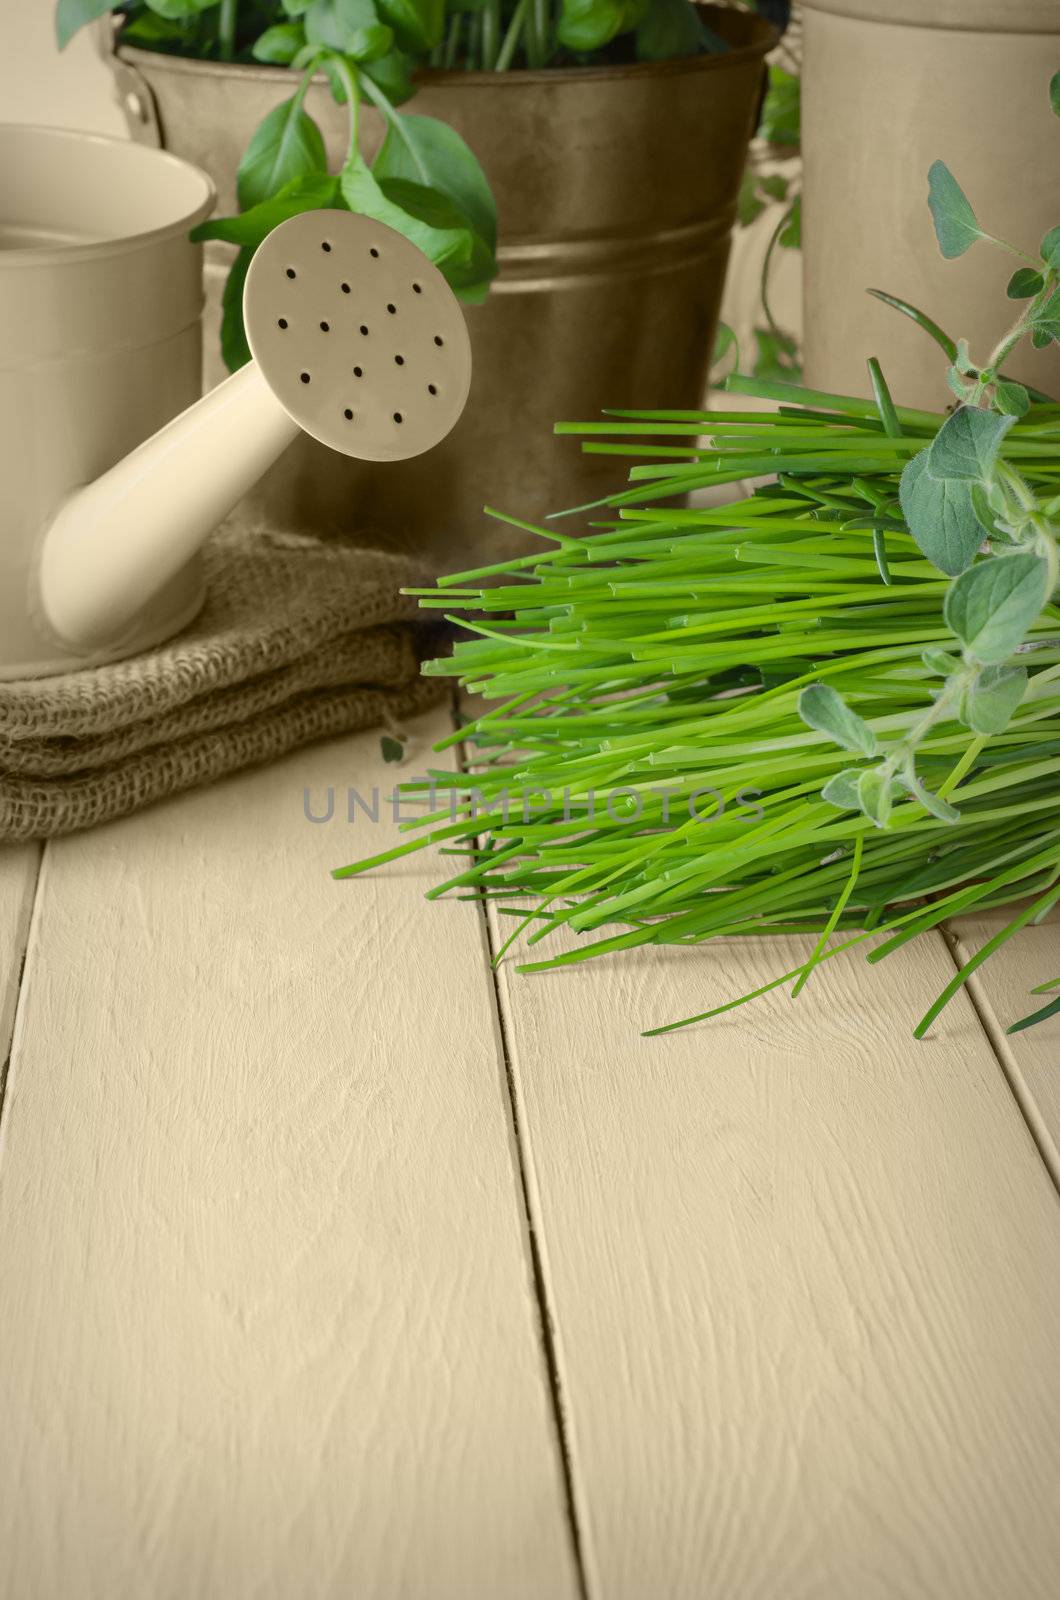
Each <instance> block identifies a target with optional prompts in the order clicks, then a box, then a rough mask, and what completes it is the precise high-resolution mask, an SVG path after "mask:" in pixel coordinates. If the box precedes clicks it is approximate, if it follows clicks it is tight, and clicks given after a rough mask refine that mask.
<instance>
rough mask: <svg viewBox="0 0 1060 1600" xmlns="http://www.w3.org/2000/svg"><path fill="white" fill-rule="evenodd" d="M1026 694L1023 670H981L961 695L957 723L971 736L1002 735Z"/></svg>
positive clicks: (999, 667)
mask: <svg viewBox="0 0 1060 1600" xmlns="http://www.w3.org/2000/svg"><path fill="white" fill-rule="evenodd" d="M1026 692H1027V669H1026V667H1001V666H997V667H984V668H983V670H982V672H981V673H980V674H979V676H978V678H977V679H976V682H975V683H974V685H973V686H972V688H971V689H970V690H969V691H968V693H967V695H966V696H965V699H964V705H963V707H962V714H961V721H962V722H965V723H967V725H968V727H969V728H971V730H972V732H973V733H982V734H994V733H1004V731H1005V729H1006V728H1007V727H1008V725H1009V723H1010V722H1011V721H1012V718H1013V716H1014V715H1015V712H1016V709H1017V707H1018V706H1019V704H1020V701H1021V700H1022V699H1023V696H1024V695H1025V694H1026Z"/></svg>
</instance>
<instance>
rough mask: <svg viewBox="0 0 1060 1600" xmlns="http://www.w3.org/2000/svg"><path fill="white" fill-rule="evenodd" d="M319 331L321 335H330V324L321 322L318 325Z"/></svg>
mask: <svg viewBox="0 0 1060 1600" xmlns="http://www.w3.org/2000/svg"><path fill="white" fill-rule="evenodd" d="M320 331H321V333H330V332H331V323H330V322H322V323H321V324H320Z"/></svg>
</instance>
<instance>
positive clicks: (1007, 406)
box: [994, 378, 1031, 417]
mask: <svg viewBox="0 0 1060 1600" xmlns="http://www.w3.org/2000/svg"><path fill="white" fill-rule="evenodd" d="M994 393H995V394H996V396H997V403H998V405H999V406H1000V407H1001V409H1002V411H1004V412H1007V414H1008V415H1009V416H1010V417H1024V416H1026V414H1027V412H1028V411H1029V410H1030V405H1031V397H1030V395H1029V394H1028V393H1027V391H1026V389H1025V388H1024V387H1023V385H1022V383H1014V382H1013V381H1012V379H1011V378H1003V379H1002V380H1001V381H1000V382H999V383H998V384H996V385H995V389H994Z"/></svg>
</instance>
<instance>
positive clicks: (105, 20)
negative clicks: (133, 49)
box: [95, 16, 162, 150]
mask: <svg viewBox="0 0 1060 1600" xmlns="http://www.w3.org/2000/svg"><path fill="white" fill-rule="evenodd" d="M118 27H119V24H117V23H115V21H114V18H113V17H111V16H106V17H100V19H99V21H98V22H97V23H96V27H95V38H96V46H97V48H98V50H99V53H100V55H101V56H102V57H103V59H104V61H105V62H106V63H107V65H108V67H109V68H110V70H111V72H112V73H113V74H114V90H115V95H114V97H115V99H116V100H117V102H118V105H119V106H120V107H121V110H122V114H123V116H124V117H125V126H126V127H127V128H128V130H129V138H130V139H132V140H133V142H134V143H136V144H145V145H149V146H150V148H151V149H153V150H161V148H162V129H161V126H160V124H159V121H158V107H157V105H156V104H155V97H154V95H153V94H152V93H151V87H150V85H149V84H148V82H147V79H146V78H144V77H142V76H141V74H140V73H139V72H137V70H136V68H135V67H134V66H132V65H131V64H130V63H129V62H128V61H123V60H122V59H121V57H120V56H119V55H118V52H117V49H116V48H115V46H116V43H117V36H118Z"/></svg>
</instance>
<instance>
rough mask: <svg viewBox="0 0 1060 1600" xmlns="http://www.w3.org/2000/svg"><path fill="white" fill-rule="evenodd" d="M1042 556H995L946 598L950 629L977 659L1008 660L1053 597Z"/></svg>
mask: <svg viewBox="0 0 1060 1600" xmlns="http://www.w3.org/2000/svg"><path fill="white" fill-rule="evenodd" d="M1047 582H1048V568H1047V567H1046V564H1045V562H1044V561H1043V560H1042V558H1041V556H1036V555H1030V554H1026V553H1017V554H1015V555H1002V556H993V557H991V559H990V560H988V561H981V562H980V563H979V564H978V565H977V566H974V567H971V568H969V570H968V571H967V572H965V573H962V574H961V576H960V577H959V578H958V579H957V581H956V583H954V584H953V586H952V587H951V588H950V590H949V592H948V593H947V595H946V601H945V607H944V615H945V618H946V625H947V627H948V628H950V629H951V631H952V632H953V633H955V634H956V635H957V638H958V639H959V640H960V641H961V643H962V644H963V645H964V647H965V649H966V650H967V651H968V652H969V654H970V655H971V656H973V657H974V658H975V660H977V661H981V662H983V663H986V664H992V663H995V662H1000V661H1005V660H1007V658H1008V657H1009V656H1010V655H1011V654H1012V652H1013V651H1014V650H1015V648H1016V646H1017V645H1019V644H1022V643H1023V640H1024V637H1025V636H1026V633H1027V630H1028V628H1029V627H1030V626H1031V624H1032V623H1033V622H1035V621H1036V620H1037V618H1038V616H1039V614H1040V612H1041V609H1042V607H1043V606H1044V605H1045V602H1046V600H1047V599H1048V595H1047V592H1046V590H1047Z"/></svg>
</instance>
